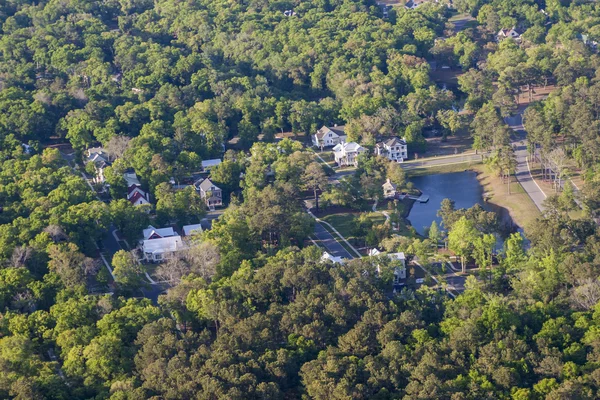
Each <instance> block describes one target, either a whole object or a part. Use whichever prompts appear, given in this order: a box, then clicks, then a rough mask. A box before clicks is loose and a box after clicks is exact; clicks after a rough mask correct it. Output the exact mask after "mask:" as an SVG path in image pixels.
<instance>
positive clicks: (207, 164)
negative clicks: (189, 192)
mask: <svg viewBox="0 0 600 400" xmlns="http://www.w3.org/2000/svg"><path fill="white" fill-rule="evenodd" d="M219 164H221V159H220V158H214V159H212V160H202V172H208V171H210V170H211V169H212V168H214V167H216V166H217V165H219Z"/></svg>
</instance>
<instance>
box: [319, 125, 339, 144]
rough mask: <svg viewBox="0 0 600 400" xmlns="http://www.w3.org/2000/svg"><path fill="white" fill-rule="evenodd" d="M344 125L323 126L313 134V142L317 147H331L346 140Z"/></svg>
mask: <svg viewBox="0 0 600 400" xmlns="http://www.w3.org/2000/svg"><path fill="white" fill-rule="evenodd" d="M344 128H345V127H344V126H337V125H335V126H334V127H333V128H329V127H327V126H323V127H322V128H321V129H319V130H318V131H317V133H316V134H314V135H313V136H312V143H313V145H315V146H317V147H331V146H335V145H337V144H340V143H344V142H345V141H346V134H345V133H344Z"/></svg>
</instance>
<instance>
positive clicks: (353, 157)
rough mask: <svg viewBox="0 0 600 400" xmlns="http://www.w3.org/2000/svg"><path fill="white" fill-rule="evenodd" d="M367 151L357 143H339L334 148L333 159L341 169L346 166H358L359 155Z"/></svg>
mask: <svg viewBox="0 0 600 400" xmlns="http://www.w3.org/2000/svg"><path fill="white" fill-rule="evenodd" d="M366 151H367V149H365V148H364V147H362V146H361V145H359V144H358V143H356V142H350V143H339V144H337V145H335V146H334V148H333V157H334V158H335V162H336V163H337V165H339V166H340V167H343V166H346V165H354V166H356V165H358V155H359V154H362V153H364V152H366Z"/></svg>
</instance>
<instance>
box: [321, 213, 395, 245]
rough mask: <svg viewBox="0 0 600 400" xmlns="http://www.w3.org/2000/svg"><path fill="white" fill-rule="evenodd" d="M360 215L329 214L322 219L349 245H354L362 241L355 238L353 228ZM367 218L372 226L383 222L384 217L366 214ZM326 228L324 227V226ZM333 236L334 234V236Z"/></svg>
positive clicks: (360, 238) (376, 214) (377, 214)
mask: <svg viewBox="0 0 600 400" xmlns="http://www.w3.org/2000/svg"><path fill="white" fill-rule="evenodd" d="M359 215H360V213H349V212H346V213H339V214H330V215H326V216H324V217H322V218H321V219H322V220H323V221H326V222H328V223H330V224H331V226H333V227H334V228H335V229H337V231H338V232H339V233H340V234H341V235H342V236H344V237H345V238H346V240H348V241H349V242H350V243H354V242H355V241H362V240H364V237H357V236H355V232H354V231H355V226H356V220H357V219H358V217H359ZM367 218H369V220H371V222H372V223H373V224H374V225H378V224H382V223H384V222H385V216H384V215H383V214H380V213H368V214H367ZM324 226H325V228H327V226H326V225H324ZM334 236H335V234H334Z"/></svg>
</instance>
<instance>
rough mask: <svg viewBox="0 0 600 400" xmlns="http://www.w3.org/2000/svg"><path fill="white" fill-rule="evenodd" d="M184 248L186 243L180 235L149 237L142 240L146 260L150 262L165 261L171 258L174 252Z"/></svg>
mask: <svg viewBox="0 0 600 400" xmlns="http://www.w3.org/2000/svg"><path fill="white" fill-rule="evenodd" d="M184 248H185V245H184V244H183V241H182V240H181V236H179V235H175V236H168V237H164V238H157V239H148V240H144V241H143V242H142V252H143V254H144V260H145V261H148V262H161V261H164V260H166V259H168V258H170V257H171V256H172V255H173V253H175V252H177V251H180V250H183V249H184Z"/></svg>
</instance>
